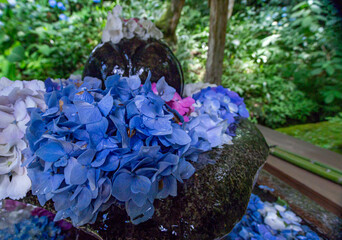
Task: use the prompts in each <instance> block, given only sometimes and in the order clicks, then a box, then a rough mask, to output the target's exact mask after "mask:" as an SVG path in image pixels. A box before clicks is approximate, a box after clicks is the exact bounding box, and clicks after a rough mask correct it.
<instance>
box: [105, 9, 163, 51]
mask: <svg viewBox="0 0 342 240" xmlns="http://www.w3.org/2000/svg"><path fill="white" fill-rule="evenodd" d="M121 12H122V7H121V6H119V5H116V6H115V7H114V9H113V11H112V13H111V12H109V13H108V16H107V23H106V26H105V28H104V30H103V33H102V42H109V41H111V42H112V43H114V44H116V43H119V42H120V41H121V39H123V38H127V39H132V38H133V37H135V36H136V37H139V38H141V39H143V40H147V39H149V38H155V39H161V38H162V37H163V33H162V32H161V31H160V30H159V29H158V28H157V27H156V26H155V25H154V24H153V23H152V22H151V21H150V20H147V19H140V20H139V19H133V18H131V19H129V20H124V19H123V18H122V17H121Z"/></svg>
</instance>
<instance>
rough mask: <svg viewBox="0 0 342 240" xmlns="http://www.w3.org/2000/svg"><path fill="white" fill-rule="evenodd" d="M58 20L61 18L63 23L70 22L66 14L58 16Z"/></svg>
mask: <svg viewBox="0 0 342 240" xmlns="http://www.w3.org/2000/svg"><path fill="white" fill-rule="evenodd" d="M58 18H59V20H61V21H68V20H69V18H68V17H67V15H65V14H64V13H61V14H59V15H58Z"/></svg>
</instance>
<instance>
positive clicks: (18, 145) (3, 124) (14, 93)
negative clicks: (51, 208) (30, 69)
mask: <svg viewBox="0 0 342 240" xmlns="http://www.w3.org/2000/svg"><path fill="white" fill-rule="evenodd" d="M44 92H45V87H44V83H43V82H41V81H37V80H32V81H10V80H8V79H7V78H1V79H0V199H4V198H7V197H9V198H12V199H19V198H22V197H24V196H25V195H26V193H27V192H28V190H29V189H30V187H31V181H30V179H29V178H28V176H27V171H26V168H24V167H22V166H21V163H22V160H23V156H22V150H24V149H25V148H26V147H27V144H26V141H25V138H24V135H25V130H26V124H27V123H28V122H29V120H30V116H29V114H28V112H27V110H26V109H27V108H32V107H34V108H39V109H42V110H44V109H45V108H46V105H45V101H44V99H43V94H44Z"/></svg>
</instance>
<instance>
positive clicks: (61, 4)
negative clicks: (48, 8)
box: [57, 2, 66, 11]
mask: <svg viewBox="0 0 342 240" xmlns="http://www.w3.org/2000/svg"><path fill="white" fill-rule="evenodd" d="M57 7H58V9H60V10H62V11H65V10H66V8H65V6H64V4H63V3H62V2H58V3H57Z"/></svg>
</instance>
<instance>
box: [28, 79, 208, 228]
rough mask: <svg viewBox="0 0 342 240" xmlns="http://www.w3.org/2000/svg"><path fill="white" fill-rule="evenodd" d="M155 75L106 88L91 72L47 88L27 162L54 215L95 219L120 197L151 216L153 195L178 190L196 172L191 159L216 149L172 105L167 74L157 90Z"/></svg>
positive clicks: (143, 216) (132, 211)
mask: <svg viewBox="0 0 342 240" xmlns="http://www.w3.org/2000/svg"><path fill="white" fill-rule="evenodd" d="M149 79H150V76H148V79H146V82H145V84H144V85H141V80H140V79H139V77H138V76H131V77H120V76H119V75H114V76H110V77H108V78H107V79H106V81H105V90H102V88H101V81H100V80H98V79H95V78H91V77H86V78H85V79H84V82H83V83H80V84H63V86H59V87H56V86H54V85H50V86H46V89H47V93H46V94H45V102H46V104H47V107H48V108H47V110H46V111H41V110H40V109H33V110H31V121H30V123H29V125H28V128H27V130H26V137H27V139H28V142H29V147H30V151H31V154H30V157H29V158H28V159H27V160H26V162H25V164H28V175H29V177H30V179H31V180H32V193H33V194H34V195H37V197H38V200H39V202H40V203H41V205H44V204H45V202H46V201H48V200H50V199H52V201H53V202H54V204H55V210H56V211H57V214H56V217H55V220H56V221H58V220H60V219H63V218H67V217H70V218H71V220H72V221H73V224H74V225H75V226H79V225H82V224H85V223H88V222H94V221H95V219H96V216H97V214H98V213H99V212H100V211H104V210H105V209H107V208H108V207H109V206H110V205H111V204H113V203H114V202H115V203H116V204H124V205H125V207H126V210H127V213H128V215H129V216H130V217H131V221H132V222H133V223H135V224H138V223H140V222H142V221H146V220H147V219H149V218H150V217H151V216H152V215H153V212H154V207H153V202H154V200H155V199H156V198H158V199H161V198H166V197H167V196H169V195H171V196H176V195H177V181H179V182H183V180H184V179H188V178H189V177H191V175H192V174H193V173H194V171H195V169H194V167H193V166H192V164H191V163H190V162H189V161H188V160H195V159H196V155H198V154H199V153H200V152H203V151H207V150H209V149H210V146H211V143H210V142H208V136H206V135H205V133H204V132H202V135H201V131H202V130H201V129H198V130H200V131H199V132H200V134H198V131H197V130H196V129H194V126H195V125H196V124H197V123H195V122H191V121H190V122H189V125H188V126H187V127H185V126H181V125H180V124H178V123H179V122H182V121H183V117H182V116H181V115H180V114H179V113H178V112H177V111H176V110H174V109H172V108H171V107H170V106H168V105H167V104H166V102H169V101H171V100H172V99H173V98H174V95H175V90H174V89H173V88H172V87H170V86H168V85H167V83H166V82H165V80H164V79H161V80H159V82H158V83H157V85H156V87H157V89H158V93H159V94H158V95H157V94H154V93H153V91H152V86H151V82H150V80H149ZM48 82H49V81H48ZM50 83H52V82H51V81H50ZM52 84H53V83H52ZM78 86H79V87H78ZM58 88H60V89H59V90H58ZM184 125H185V124H184Z"/></svg>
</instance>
